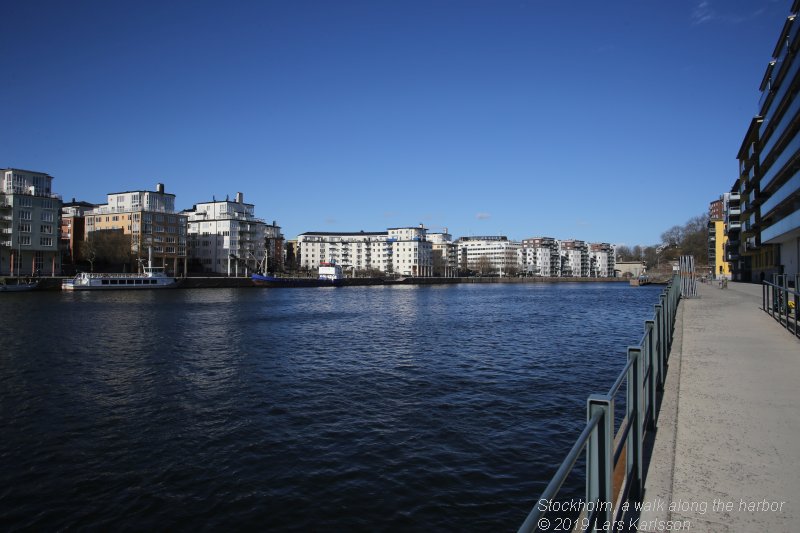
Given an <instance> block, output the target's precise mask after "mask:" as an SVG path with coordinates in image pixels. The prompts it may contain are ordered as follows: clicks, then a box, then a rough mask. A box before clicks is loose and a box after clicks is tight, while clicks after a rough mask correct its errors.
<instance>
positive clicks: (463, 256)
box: [456, 235, 521, 276]
mask: <svg viewBox="0 0 800 533" xmlns="http://www.w3.org/2000/svg"><path fill="white" fill-rule="evenodd" d="M456 244H457V245H458V256H459V260H460V262H461V267H462V268H463V269H465V270H467V269H468V270H472V271H473V272H477V273H478V274H481V275H485V274H498V275H500V276H505V275H508V274H509V273H511V272H514V271H516V270H517V269H518V268H519V267H518V257H517V256H518V254H517V251H518V250H519V249H520V248H521V244H520V243H519V242H515V241H509V240H508V237H506V236H504V235H498V236H482V237H461V238H460V239H458V241H456Z"/></svg>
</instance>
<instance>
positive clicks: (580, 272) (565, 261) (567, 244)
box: [561, 240, 591, 278]
mask: <svg viewBox="0 0 800 533" xmlns="http://www.w3.org/2000/svg"><path fill="white" fill-rule="evenodd" d="M590 265H591V263H590V261H589V245H588V244H587V243H586V242H584V241H578V240H567V241H561V276H563V277H567V278H569V277H574V278H585V277H588V276H589V267H590Z"/></svg>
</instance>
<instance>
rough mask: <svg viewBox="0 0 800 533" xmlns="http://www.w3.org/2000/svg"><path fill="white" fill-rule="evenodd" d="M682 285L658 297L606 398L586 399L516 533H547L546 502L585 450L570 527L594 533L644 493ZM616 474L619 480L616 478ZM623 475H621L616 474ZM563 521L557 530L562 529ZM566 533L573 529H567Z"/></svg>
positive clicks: (673, 285)
mask: <svg viewBox="0 0 800 533" xmlns="http://www.w3.org/2000/svg"><path fill="white" fill-rule="evenodd" d="M680 298H681V282H680V277H679V276H677V275H676V276H674V277H673V278H672V280H671V281H670V282H669V283H668V284H667V287H666V288H665V289H664V291H663V292H662V293H661V295H660V296H659V303H657V304H656V305H655V314H654V316H653V318H652V319H651V320H646V321H645V327H644V335H643V336H642V340H641V341H640V342H639V344H638V345H636V346H629V347H628V361H627V363H626V364H625V367H624V368H623V369H622V371H621V372H620V374H619V376H618V377H617V379H616V380H615V381H614V384H613V385H612V386H611V388H610V389H609V391H608V392H607V393H605V394H593V395H591V396H589V399H588V400H587V406H586V407H587V408H586V418H587V421H586V426H584V428H583V431H581V434H580V435H579V436H578V440H577V441H576V442H575V444H574V445H573V446H572V449H571V450H570V451H569V453H568V454H567V457H566V458H565V459H564V461H563V462H562V463H561V466H560V467H559V468H558V470H557V471H556V473H555V475H553V478H552V479H551V480H550V483H549V484H548V485H547V487H546V488H545V490H544V492H543V493H542V495H541V496H540V497H539V499H538V500H536V502H537V503H536V505H535V506H534V508H533V510H532V511H531V512H530V514H528V517H527V518H526V519H525V522H523V524H522V526H520V528H519V532H520V533H522V532H530V531H540V530H541V531H547V530H548V529H549V526H550V525H552V523H551V522H549V521H548V520H547V519H545V518H544V515H545V514H546V512H547V509H548V508H550V505H548V504H549V503H550V502H553V500H554V499H555V498H556V497H557V495H558V492H559V490H560V489H561V486H562V485H563V484H564V481H565V480H566V479H567V476H568V475H569V474H570V472H571V471H572V469H573V467H574V466H575V463H576V462H577V461H578V458H579V457H580V454H581V452H582V451H583V450H584V449H585V450H586V500H585V502H583V504H584V505H582V509H583V513H582V514H581V516H580V517H579V518H578V519H577V520H574V521H573V522H572V524H573V525H574V526H575V528H576V529H578V530H588V529H589V528H592V530H594V529H595V528H596V526H597V527H600V530H602V526H603V524H613V523H615V522H616V521H617V520H618V519H619V518H620V510H621V509H622V505H621V504H622V503H623V502H625V501H627V500H628V499H629V498H633V499H638V498H640V497H641V494H642V479H643V477H642V468H643V464H642V449H643V443H644V437H645V435H646V433H647V432H648V431H652V430H654V429H655V423H656V417H657V414H658V408H657V392H658V391H659V390H663V386H664V379H665V377H666V371H667V360H668V358H669V349H670V346H671V345H672V332H673V328H674V324H675V315H676V313H677V309H678V302H679V301H680ZM623 384H627V386H626V397H625V399H626V401H625V409H626V411H625V417H624V418H623V419H622V421H621V423H620V427H619V428H618V429H617V431H616V432H615V431H614V429H615V422H614V403H615V399H616V397H617V395H618V394H619V392H620V391H621V390H622V385H623ZM615 473H616V474H617V475H615ZM620 473H622V475H620ZM566 524H567V523H566V522H562V523H561V525H562V526H564V525H566ZM567 529H572V528H571V527H568V528H567Z"/></svg>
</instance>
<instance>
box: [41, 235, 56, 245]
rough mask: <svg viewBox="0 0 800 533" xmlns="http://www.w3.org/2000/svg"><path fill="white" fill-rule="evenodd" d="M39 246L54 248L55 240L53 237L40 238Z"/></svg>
mask: <svg viewBox="0 0 800 533" xmlns="http://www.w3.org/2000/svg"><path fill="white" fill-rule="evenodd" d="M39 245H41V246H53V238H52V237H39Z"/></svg>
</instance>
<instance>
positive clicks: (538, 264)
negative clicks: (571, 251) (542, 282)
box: [519, 237, 561, 277]
mask: <svg viewBox="0 0 800 533" xmlns="http://www.w3.org/2000/svg"><path fill="white" fill-rule="evenodd" d="M519 261H520V270H521V271H522V272H523V273H525V274H526V275H528V276H543V277H558V276H560V275H561V244H560V243H559V241H558V240H556V239H554V238H552V237H531V238H530V239H523V241H522V248H521V249H520V252H519Z"/></svg>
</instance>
